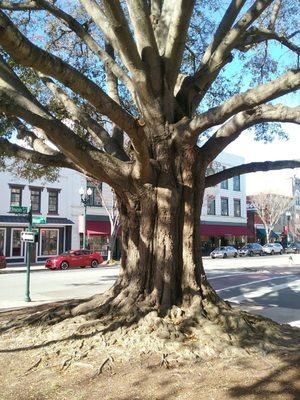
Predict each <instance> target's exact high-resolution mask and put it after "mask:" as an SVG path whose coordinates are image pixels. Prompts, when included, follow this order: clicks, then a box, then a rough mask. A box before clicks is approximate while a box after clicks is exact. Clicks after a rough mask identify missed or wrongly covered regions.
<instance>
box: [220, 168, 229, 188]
mask: <svg viewBox="0 0 300 400" xmlns="http://www.w3.org/2000/svg"><path fill="white" fill-rule="evenodd" d="M225 169H226V167H223V171H225ZM221 189H228V179H226V180H225V181H222V182H221Z"/></svg>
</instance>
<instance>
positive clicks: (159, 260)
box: [112, 145, 220, 310]
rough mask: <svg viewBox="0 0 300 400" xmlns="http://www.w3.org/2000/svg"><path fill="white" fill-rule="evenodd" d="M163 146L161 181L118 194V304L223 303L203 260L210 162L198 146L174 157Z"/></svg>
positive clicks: (166, 306) (160, 151) (159, 150)
mask: <svg viewBox="0 0 300 400" xmlns="http://www.w3.org/2000/svg"><path fill="white" fill-rule="evenodd" d="M163 146H164V145H162V148H157V149H156V151H157V154H158V157H157V158H158V159H160V163H159V164H160V168H159V172H158V175H157V181H156V185H155V186H152V185H149V184H145V185H143V186H139V187H138V188H136V187H135V188H132V190H130V192H126V193H122V196H119V198H118V201H119V212H120V221H121V225H122V261H121V273H120V276H119V278H118V280H117V282H116V283H115V285H114V288H113V292H114V294H116V296H115V299H114V301H113V303H112V304H113V305H114V306H116V307H117V308H119V307H120V308H121V307H123V306H125V308H126V309H128V308H129V309H130V307H131V306H132V305H134V306H136V305H137V304H139V305H144V306H145V307H146V308H155V309H159V310H166V309H169V308H171V307H172V306H173V305H177V306H180V307H191V306H192V305H196V306H197V307H198V308H199V307H201V306H203V302H205V301H206V302H207V301H212V300H213V302H218V301H220V299H219V298H218V297H217V295H216V294H215V292H214V291H213V290H212V289H211V287H210V286H209V284H208V282H207V280H206V276H205V273H204V269H203V264H202V259H201V244H200V213H201V206H202V200H203V194H204V178H205V163H204V162H203V161H202V160H201V159H200V158H199V156H198V154H197V153H196V151H195V150H194V149H193V148H188V149H185V150H184V151H181V152H180V153H178V154H174V153H173V155H172V156H171V153H170V150H169V149H167V147H163ZM175 153H176V151H175Z"/></svg>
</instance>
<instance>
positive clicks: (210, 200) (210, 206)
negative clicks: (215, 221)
mask: <svg viewBox="0 0 300 400" xmlns="http://www.w3.org/2000/svg"><path fill="white" fill-rule="evenodd" d="M207 215H216V198H215V197H213V196H207Z"/></svg>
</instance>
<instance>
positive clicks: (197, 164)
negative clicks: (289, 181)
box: [0, 0, 300, 318]
mask: <svg viewBox="0 0 300 400" xmlns="http://www.w3.org/2000/svg"><path fill="white" fill-rule="evenodd" d="M298 17H299V2H296V1H294V0H285V1H284V0H283V1H281V0H251V1H250V0H230V1H229V0H227V1H225V2H219V1H215V0H212V1H206V2H200V1H199V2H196V1H195V0H164V1H163V0H126V1H123V0H122V1H121V0H101V1H100V0H99V1H96V0H80V1H76V0H74V1H72V2H70V1H66V0H60V1H47V0H33V1H29V0H27V1H26V0H24V1H0V51H1V54H2V55H1V58H0V113H1V121H0V122H1V127H2V130H1V137H0V155H2V157H14V158H18V159H23V160H27V161H30V162H32V163H37V164H40V165H46V166H49V167H54V168H55V167H66V168H72V169H75V170H77V171H80V172H82V173H84V174H86V175H87V176H88V177H92V178H93V179H96V180H97V181H101V182H106V183H107V184H109V185H110V186H111V187H112V188H113V189H114V191H115V193H116V196H117V200H118V208H119V213H120V220H121V223H122V265H121V273H120V276H119V278H118V279H117V280H116V282H115V284H114V286H113V288H112V289H111V290H110V291H109V292H108V293H107V294H106V295H105V296H104V297H105V298H106V300H103V302H102V301H99V299H96V298H95V299H94V300H93V301H91V302H89V303H88V304H82V305H81V306H79V307H78V308H77V309H76V311H74V312H73V315H74V314H75V313H80V312H83V310H84V312H87V310H88V309H89V308H90V309H91V310H93V309H95V308H96V309H98V310H99V309H101V310H104V309H105V312H108V313H110V312H111V311H112V310H113V311H114V312H116V313H117V312H118V313H123V314H127V315H129V316H130V317H132V318H133V316H136V315H139V314H140V313H143V314H144V315H145V313H147V312H148V311H151V310H153V309H155V310H168V309H170V308H172V307H173V306H174V305H176V306H180V307H182V309H185V310H189V312H190V310H194V312H195V313H196V314H197V315H198V314H199V313H202V314H203V315H207V316H208V318H210V315H211V317H212V318H215V315H216V310H221V309H222V310H225V309H226V310H228V306H227V304H226V303H225V302H222V301H221V299H220V298H219V297H218V295H217V294H216V292H215V291H214V290H213V288H212V287H211V286H210V285H209V283H208V280H207V278H206V274H205V271H204V268H203V263H202V259H201V243H200V234H199V232H200V213H201V207H202V203H203V197H204V190H205V188H207V187H210V186H215V185H216V184H218V183H220V182H221V181H223V180H226V179H230V178H232V177H233V176H236V175H241V174H245V173H248V172H254V171H267V170H275V169H282V168H296V167H300V161H299V160H283V161H274V162H267V161H266V162H256V163H249V164H243V165H239V166H235V167H233V168H228V169H226V170H224V171H220V172H217V173H213V174H211V175H208V176H206V170H207V167H208V165H209V164H210V163H211V162H212V161H213V160H214V159H215V158H216V157H217V156H218V155H219V154H220V153H221V152H222V151H223V150H224V149H225V148H226V147H227V146H228V145H229V144H230V143H232V142H233V141H234V140H236V139H237V138H238V137H239V136H240V134H241V133H242V132H243V131H245V130H247V129H248V128H252V129H253V130H254V131H255V137H256V139H258V140H263V141H268V140H271V139H272V137H274V134H279V135H281V136H282V137H285V136H286V135H285V134H284V131H283V130H282V129H281V123H284V122H290V123H296V124H299V123H300V107H295V106H292V102H290V97H289V96H291V93H293V92H295V91H296V90H297V89H298V88H299V87H300V71H299V66H298V57H299V54H300V50H299V46H297V44H296V37H297V34H298V32H299V31H297V30H296V28H295V27H296V26H297V19H298ZM284 52H287V54H286V55H285V53H284ZM287 94H288V95H289V96H288V97H286V99H285V100H284V104H280V103H279V102H278V100H277V99H278V98H280V97H281V96H284V95H287ZM289 102H290V103H289ZM67 121H72V123H69V122H68V123H67ZM36 128H39V133H38V134H36ZM16 132H22V133H23V135H25V136H27V137H28V138H30V148H26V147H24V146H20V145H18V144H17V143H16V141H15V139H16ZM50 144H51V145H50ZM2 162H3V159H2ZM107 299H108V300H107ZM101 304H102V305H103V307H104V308H101ZM103 312H104V311H103Z"/></svg>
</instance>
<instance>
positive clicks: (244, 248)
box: [241, 244, 250, 250]
mask: <svg viewBox="0 0 300 400" xmlns="http://www.w3.org/2000/svg"><path fill="white" fill-rule="evenodd" d="M249 248H250V246H249V244H246V245H245V246H243V247H242V248H241V250H247V249H249Z"/></svg>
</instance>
